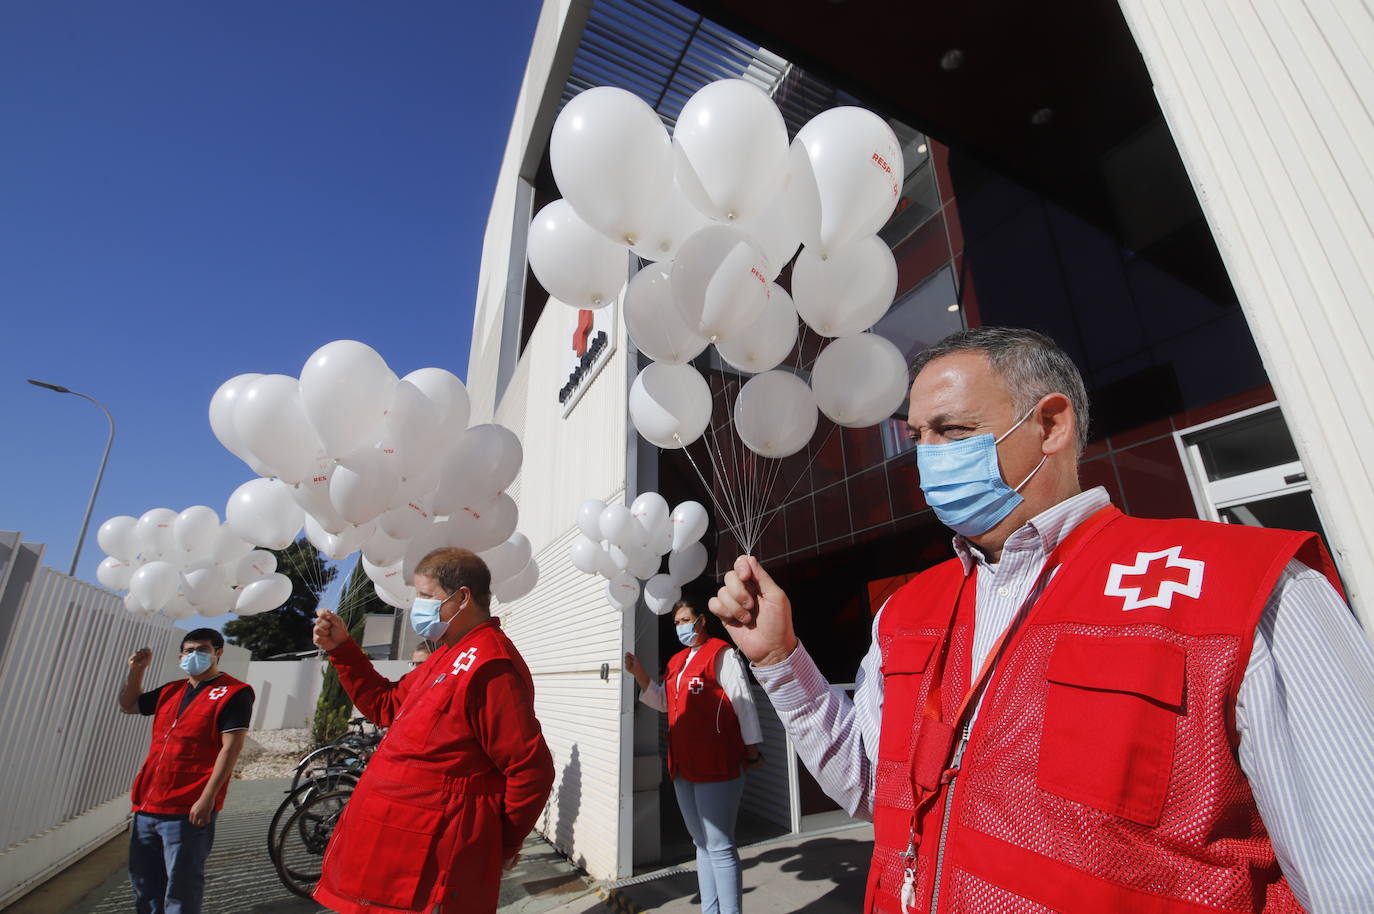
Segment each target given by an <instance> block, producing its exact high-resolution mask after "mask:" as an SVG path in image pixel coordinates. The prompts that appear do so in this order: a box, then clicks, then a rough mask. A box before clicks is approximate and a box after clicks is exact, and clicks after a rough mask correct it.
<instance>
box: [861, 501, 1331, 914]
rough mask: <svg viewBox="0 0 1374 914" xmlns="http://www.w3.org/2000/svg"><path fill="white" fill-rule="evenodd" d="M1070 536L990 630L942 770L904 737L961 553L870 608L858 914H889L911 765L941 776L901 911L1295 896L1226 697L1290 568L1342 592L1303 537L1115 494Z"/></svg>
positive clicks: (969, 610)
mask: <svg viewBox="0 0 1374 914" xmlns="http://www.w3.org/2000/svg"><path fill="white" fill-rule="evenodd" d="M1083 532H1084V536H1083V538H1082V539H1081V540H1080V541H1079V542H1078V543H1077V546H1076V548H1075V549H1071V550H1069V551H1068V554H1066V555H1063V556H1061V557H1060V558H1059V559H1057V561H1062V562H1063V564H1062V565H1061V566H1060V568H1059V571H1058V572H1057V573H1056V574H1054V576H1053V578H1052V579H1051V580H1050V583H1049V584H1048V585H1047V586H1046V587H1045V590H1044V593H1043V595H1042V597H1041V599H1040V600H1039V602H1038V603H1037V604H1036V606H1035V607H1034V608H1033V609H1032V610H1031V611H1030V612H1029V615H1028V616H1027V617H1026V618H1025V621H1024V622H1023V624H1022V625H1021V627H1020V629H1019V630H1018V631H1016V632H1014V633H1013V634H1012V635H1011V636H1010V638H1009V640H1008V641H1007V642H1006V645H1005V649H1004V653H1003V655H1002V659H1001V661H1000V662H999V663H998V664H997V666H996V667H995V668H994V670H993V672H992V674H991V676H990V678H989V680H988V683H987V686H986V690H985V692H984V696H983V700H982V706H981V709H980V710H979V711H978V716H977V718H976V720H975V722H974V724H973V726H972V728H971V731H970V732H969V741H968V743H967V746H966V748H965V751H964V754H963V756H962V759H961V761H960V764H959V768H958V771H957V772H951V771H944V773H943V777H942V776H941V769H942V768H943V767H944V766H945V765H947V764H949V763H950V762H949V761H948V760H946V761H941V760H940V758H936V759H935V760H934V763H933V766H932V764H931V763H930V762H925V763H917V762H915V759H916V758H917V757H918V754H917V753H916V752H915V750H916V748H917V746H918V740H919V739H920V736H921V731H922V729H923V721H924V719H925V718H924V712H925V708H926V699H927V696H928V693H929V691H930V686H931V683H930V682H929V681H928V679H929V676H928V675H927V671H928V670H929V669H931V668H932V667H934V666H938V664H937V663H936V660H935V658H936V655H937V652H938V651H939V650H940V649H941V645H942V644H943V643H944V641H945V635H946V630H947V626H949V621H950V615H951V607H952V605H953V603H954V601H955V597H956V594H957V593H959V587H960V582H961V580H962V578H963V568H962V566H961V564H960V563H959V561H958V560H957V559H955V560H951V561H948V562H944V563H942V564H940V565H937V566H936V567H934V568H931V569H930V570H928V571H926V572H924V573H923V574H921V575H920V576H918V577H917V578H916V579H915V580H913V581H911V582H910V583H908V584H907V585H906V586H905V587H903V588H902V589H901V590H900V591H898V593H897V594H895V595H894V596H893V598H892V599H891V600H890V601H889V603H888V604H887V607H886V609H884V610H883V614H882V618H881V620H880V622H879V627H878V640H879V647H880V649H881V651H882V657H883V689H884V692H883V717H882V736H881V740H880V744H879V751H878V763H877V768H876V771H875V788H876V789H875V804H874V806H875V808H874V815H873V824H874V838H875V841H874V851H873V862H872V866H871V869H870V872H869V881H868V893H867V898H866V902H865V908H864V910H865V911H866V912H882V914H898V912H902V910H903V908H902V904H901V892H902V885H903V881H904V871H905V869H906V867H907V866H908V863H907V856H906V851H907V848H908V843H909V839H910V836H911V828H912V807H913V795H914V790H913V780H917V781H924V782H925V783H930V784H940V783H943V784H944V785H945V786H942V787H939V788H938V789H939V793H938V794H937V795H936V796H935V798H934V800H933V802H930V803H929V804H928V806H927V807H926V810H925V812H924V814H923V815H922V816H921V817H920V821H919V822H918V823H917V825H918V827H917V839H916V848H915V850H916V853H915V859H914V860H913V861H912V862H911V864H910V866H911V868H912V869H913V871H914V876H915V884H914V886H913V888H914V896H915V903H914V905H913V906H912V907H910V908H909V909H908V910H909V911H919V912H923V914H924V912H927V911H931V910H932V905H933V904H934V905H935V908H934V910H936V911H937V912H951V914H953V912H993V911H995V912H1008V914H1011V912H1028V914H1029V912H1043V911H1046V910H1050V911H1060V912H1094V914H1096V912H1149V914H1203V912H1212V914H1215V912H1217V911H1284V912H1289V911H1301V908H1300V907H1299V905H1298V903H1297V901H1296V900H1295V899H1294V897H1293V894H1292V892H1291V890H1290V889H1289V887H1288V884H1287V882H1286V881H1285V880H1284V878H1283V874H1282V872H1281V871H1280V869H1279V866H1278V864H1277V862H1276V860H1275V857H1274V850H1273V847H1272V846H1271V844H1270V841H1269V836H1268V833H1267V832H1266V831H1265V828H1264V824H1263V823H1262V822H1261V821H1260V817H1259V813H1258V811H1257V809H1256V808H1255V802H1254V798H1253V796H1252V794H1251V791H1250V786H1249V782H1248V781H1247V780H1246V778H1245V775H1244V773H1243V772H1242V771H1241V768H1240V764H1239V762H1238V760H1237V756H1236V746H1237V745H1238V743H1239V737H1238V734H1237V732H1236V729H1235V721H1234V711H1235V702H1236V694H1237V690H1238V689H1239V687H1240V683H1241V679H1242V677H1243V676H1244V673H1245V668H1246V663H1247V661H1248V659H1249V656H1250V647H1251V643H1252V639H1253V636H1254V629H1255V625H1256V624H1257V622H1258V620H1259V617H1260V614H1261V612H1262V611H1263V609H1264V606H1265V604H1266V602H1267V601H1268V599H1269V596H1270V594H1271V593H1272V591H1273V587H1274V584H1275V582H1276V580H1277V579H1278V576H1279V574H1280V573H1281V572H1282V571H1283V569H1284V566H1285V565H1287V563H1288V561H1289V560H1290V559H1292V558H1294V557H1297V558H1299V559H1301V560H1302V561H1303V562H1304V563H1306V564H1307V565H1308V566H1309V567H1312V568H1314V569H1317V570H1320V571H1322V572H1323V573H1325V574H1326V575H1327V577H1328V578H1329V579H1330V580H1331V581H1332V583H1333V584H1335V585H1336V586H1337V587H1339V584H1338V583H1337V580H1336V577H1335V572H1334V569H1333V567H1332V564H1331V561H1330V558H1329V557H1328V556H1327V554H1326V552H1325V549H1324V548H1323V547H1322V545H1321V543H1320V541H1319V540H1318V538H1317V537H1316V536H1315V535H1314V534H1309V533H1295V532H1289V531H1281V530H1265V529H1260V528H1255V527H1243V526H1229V525H1223V524H1213V523H1207V522H1203V521H1194V520H1144V519H1138V518H1131V517H1127V516H1124V515H1122V514H1120V513H1119V512H1117V511H1116V510H1115V509H1110V510H1109V511H1108V512H1105V513H1103V514H1101V515H1098V516H1095V517H1093V518H1092V519H1090V520H1088V521H1086V522H1085V526H1084V527H1083ZM975 585H976V581H975V580H974V579H973V578H970V579H969V581H968V582H967V585H966V586H965V587H964V592H963V593H964V596H963V599H961V600H960V601H959V602H960V607H959V610H958V612H957V613H956V614H955V616H954V623H953V626H952V628H950V629H949V648H948V649H949V653H948V654H947V656H946V660H945V667H944V674H943V676H942V680H941V688H940V691H939V693H938V697H939V702H938V703H939V705H940V719H941V720H942V721H946V722H949V721H951V719H952V718H953V717H954V716H955V715H956V713H957V712H956V709H957V706H958V705H959V703H960V701H961V700H962V699H963V697H964V695H965V693H966V692H967V690H968V688H969V681H970V678H971V677H972V675H973V672H976V671H971V670H970V666H971V658H970V654H971V646H972V622H973V609H974V605H975V603H974V594H975ZM961 729H962V728H961ZM956 742H957V739H956ZM941 755H943V753H941ZM937 872H938V876H937ZM937 888H938V896H936V889H937Z"/></svg>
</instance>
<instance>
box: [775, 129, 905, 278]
mask: <svg viewBox="0 0 1374 914" xmlns="http://www.w3.org/2000/svg"><path fill="white" fill-rule="evenodd" d="M903 168H904V166H903V164H902V149H901V145H900V144H899V143H898V142H897V136H896V134H894V133H893V132H892V128H891V127H889V126H888V125H887V122H886V121H884V120H883V119H882V118H880V117H878V115H876V114H874V113H873V112H872V111H867V110H865V109H863V108H855V107H840V108H831V109H829V110H828V111H822V112H821V113H820V114H818V115H816V116H815V117H813V118H812V119H811V120H810V121H809V122H808V123H807V124H806V125H805V126H804V127H802V129H801V130H799V131H798V132H797V138H796V139H795V140H793V141H792V149H791V153H790V171H791V175H792V177H793V179H794V180H797V181H799V182H800V183H799V187H798V193H799V195H800V196H801V198H802V201H801V202H799V203H798V204H797V205H796V207H795V210H794V211H795V212H796V213H797V214H798V215H803V214H804V218H803V219H802V220H801V224H800V228H801V233H802V240H803V241H804V242H805V243H806V246H807V247H808V248H812V249H814V250H815V252H816V253H817V254H820V255H821V256H823V257H824V256H829V255H830V254H831V253H833V252H835V251H837V250H839V249H841V248H843V247H844V246H845V245H847V244H849V243H850V242H851V241H854V240H856V239H858V238H863V237H865V236H867V235H873V234H875V233H876V232H877V231H878V229H880V228H882V227H883V225H884V224H885V223H886V222H887V220H888V218H889V217H890V216H891V215H892V209H893V207H895V206H896V205H897V199H898V198H899V197H900V196H901V192H902V180H903V176H904V175H905V171H903ZM795 291H796V289H795V288H794V289H793V292H795Z"/></svg>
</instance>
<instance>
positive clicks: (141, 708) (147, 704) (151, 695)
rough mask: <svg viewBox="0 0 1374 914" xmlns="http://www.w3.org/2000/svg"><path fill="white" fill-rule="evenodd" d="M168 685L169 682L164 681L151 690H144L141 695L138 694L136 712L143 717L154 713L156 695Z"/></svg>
mask: <svg viewBox="0 0 1374 914" xmlns="http://www.w3.org/2000/svg"><path fill="white" fill-rule="evenodd" d="M169 685H171V683H170V682H164V683H163V684H162V685H160V686H158V687H157V688H156V689H153V690H152V691H151V692H144V693H143V694H142V695H140V696H138V713H139V714H142V715H143V716H144V717H149V716H151V715H153V714H156V713H157V699H158V696H159V695H161V694H162V690H163V689H165V688H167V686H169Z"/></svg>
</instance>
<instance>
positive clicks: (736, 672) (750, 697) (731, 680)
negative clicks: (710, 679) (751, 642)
mask: <svg viewBox="0 0 1374 914" xmlns="http://www.w3.org/2000/svg"><path fill="white" fill-rule="evenodd" d="M716 682H719V683H720V687H721V688H722V689H724V690H725V694H726V696H728V697H729V699H730V706H731V707H732V708H734V709H735V717H736V718H737V719H738V720H739V735H740V738H741V739H743V740H744V745H746V746H757V745H758V744H759V743H761V742H763V731H761V730H760V729H759V711H758V708H756V707H754V690H753V689H751V688H750V687H749V674H748V673H746V672H745V671H744V665H743V663H741V662H740V655H739V651H737V650H735V649H734V648H731V649H730V650H728V651H721V652H720V653H719V654H717V655H716Z"/></svg>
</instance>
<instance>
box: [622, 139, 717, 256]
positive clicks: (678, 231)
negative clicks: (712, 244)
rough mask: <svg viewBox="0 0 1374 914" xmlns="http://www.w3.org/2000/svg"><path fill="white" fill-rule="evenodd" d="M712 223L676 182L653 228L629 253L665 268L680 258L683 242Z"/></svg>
mask: <svg viewBox="0 0 1374 914" xmlns="http://www.w3.org/2000/svg"><path fill="white" fill-rule="evenodd" d="M684 164H685V163H684ZM689 180H690V179H689ZM710 224H711V220H710V219H707V218H706V216H705V215H704V214H703V213H702V212H701V211H700V210H698V209H697V208H696V207H695V206H693V205H692V203H691V201H690V200H688V199H687V195H686V194H685V193H683V191H682V185H681V184H679V183H678V182H677V181H676V180H674V181H673V188H672V190H670V191H669V192H668V199H667V201H666V202H665V203H664V204H663V206H661V207H660V208H659V210H658V215H657V216H655V217H654V221H653V225H652V226H650V228H649V229H648V231H646V232H645V233H644V235H643V236H642V237H641V238H640V241H639V243H638V244H635V245H631V246H630V250H632V251H634V252H635V254H636V255H638V256H639V257H641V258H643V259H644V260H648V261H652V262H654V263H660V264H665V265H666V264H668V263H671V262H672V260H673V258H674V257H676V256H677V251H678V248H680V247H682V242H684V241H686V240H687V239H688V238H690V237H692V235H694V234H696V232H697V231H698V230H700V229H703V228H705V227H706V226H708V225H710Z"/></svg>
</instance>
